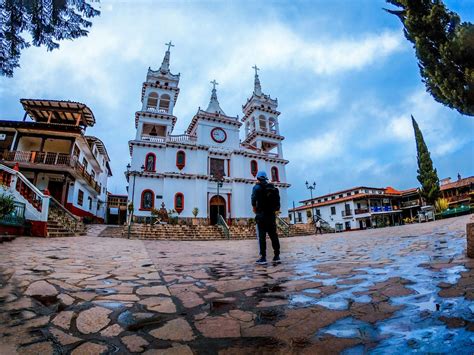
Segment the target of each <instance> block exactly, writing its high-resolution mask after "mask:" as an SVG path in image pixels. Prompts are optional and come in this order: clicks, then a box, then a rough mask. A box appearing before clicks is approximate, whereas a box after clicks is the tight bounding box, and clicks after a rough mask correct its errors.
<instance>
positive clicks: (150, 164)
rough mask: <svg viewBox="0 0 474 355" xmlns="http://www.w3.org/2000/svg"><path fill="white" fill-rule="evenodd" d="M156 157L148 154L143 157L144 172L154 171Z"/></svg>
mask: <svg viewBox="0 0 474 355" xmlns="http://www.w3.org/2000/svg"><path fill="white" fill-rule="evenodd" d="M155 163H156V156H155V154H153V153H148V154H147V155H146V157H145V171H155Z"/></svg>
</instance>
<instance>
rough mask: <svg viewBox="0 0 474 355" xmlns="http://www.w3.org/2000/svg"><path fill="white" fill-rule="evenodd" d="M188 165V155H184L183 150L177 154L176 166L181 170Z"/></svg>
mask: <svg viewBox="0 0 474 355" xmlns="http://www.w3.org/2000/svg"><path fill="white" fill-rule="evenodd" d="M185 165H186V153H184V152H183V151H182V150H180V151H179V152H178V153H176V166H177V167H178V169H179V170H181V169H182V168H184V166H185Z"/></svg>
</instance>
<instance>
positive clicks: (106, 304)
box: [95, 301, 126, 310]
mask: <svg viewBox="0 0 474 355" xmlns="http://www.w3.org/2000/svg"><path fill="white" fill-rule="evenodd" d="M95 303H97V304H98V305H99V306H101V307H105V308H108V309H114V310H115V309H121V308H125V307H126V305H125V304H124V303H122V302H110V301H96V302H95Z"/></svg>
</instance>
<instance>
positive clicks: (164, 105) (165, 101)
mask: <svg viewBox="0 0 474 355" xmlns="http://www.w3.org/2000/svg"><path fill="white" fill-rule="evenodd" d="M169 108H170V96H169V95H168V94H164V95H161V98H160V111H161V112H164V113H168V110H169Z"/></svg>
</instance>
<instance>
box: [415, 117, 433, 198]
mask: <svg viewBox="0 0 474 355" xmlns="http://www.w3.org/2000/svg"><path fill="white" fill-rule="evenodd" d="M411 122H412V124H413V130H414V131H415V140H416V154H417V157H416V158H417V162H418V171H417V172H418V176H417V178H418V181H419V182H420V184H421V196H422V197H424V198H425V200H426V202H428V203H429V204H434V203H435V201H436V200H437V199H438V196H439V179H438V174H437V172H436V169H433V162H432V161H431V157H430V152H429V151H428V148H427V147H426V144H425V140H424V139H423V134H422V133H421V130H420V127H418V123H416V121H415V119H414V118H413V116H411Z"/></svg>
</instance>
